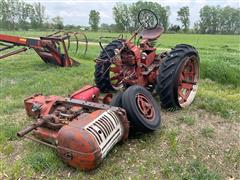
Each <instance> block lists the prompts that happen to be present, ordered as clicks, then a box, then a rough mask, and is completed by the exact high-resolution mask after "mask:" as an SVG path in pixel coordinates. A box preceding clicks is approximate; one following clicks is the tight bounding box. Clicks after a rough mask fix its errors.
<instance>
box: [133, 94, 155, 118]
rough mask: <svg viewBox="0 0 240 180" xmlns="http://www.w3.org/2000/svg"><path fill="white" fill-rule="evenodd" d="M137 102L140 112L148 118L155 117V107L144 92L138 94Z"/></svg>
mask: <svg viewBox="0 0 240 180" xmlns="http://www.w3.org/2000/svg"><path fill="white" fill-rule="evenodd" d="M136 103H137V107H138V110H139V111H140V113H141V114H142V115H143V116H144V117H145V118H146V119H147V120H148V121H152V120H153V119H154V117H155V109H154V107H153V105H152V103H151V101H149V99H148V98H147V97H146V96H145V95H144V94H137V95H136Z"/></svg>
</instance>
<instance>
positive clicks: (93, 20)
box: [89, 10, 100, 31]
mask: <svg viewBox="0 0 240 180" xmlns="http://www.w3.org/2000/svg"><path fill="white" fill-rule="evenodd" d="M99 22H100V13H99V12H98V11H96V10H91V11H90V14H89V24H90V26H91V29H92V30H93V31H98V25H99Z"/></svg>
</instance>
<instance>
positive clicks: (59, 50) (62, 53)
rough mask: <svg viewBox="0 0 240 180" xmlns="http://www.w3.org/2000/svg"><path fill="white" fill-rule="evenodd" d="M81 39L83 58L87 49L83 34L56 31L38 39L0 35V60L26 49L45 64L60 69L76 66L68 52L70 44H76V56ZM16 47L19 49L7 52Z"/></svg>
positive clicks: (86, 40) (76, 63) (86, 41)
mask: <svg viewBox="0 0 240 180" xmlns="http://www.w3.org/2000/svg"><path fill="white" fill-rule="evenodd" d="M82 37H83V39H84V43H85V49H84V52H83V55H84V56H85V55H86V53H87V48H88V39H87V36H86V35H85V34H84V33H83V32H66V31H58V32H55V33H53V34H50V35H47V36H45V37H40V38H25V37H20V36H12V35H7V34H0V52H5V53H4V54H0V59H3V58H6V57H9V56H12V55H15V54H18V53H21V52H24V51H27V50H28V49H34V50H35V52H36V53H37V54H38V55H39V56H40V57H41V59H42V60H43V61H44V62H45V63H49V64H53V65H57V66H61V67H71V66H77V65H79V62H77V61H75V60H74V59H73V58H71V57H70V56H69V52H68V51H69V49H70V48H71V44H76V49H75V54H77V53H78V51H79V44H80V39H81V38H82ZM16 47H20V48H18V49H14V50H11V51H8V50H9V49H12V48H16Z"/></svg>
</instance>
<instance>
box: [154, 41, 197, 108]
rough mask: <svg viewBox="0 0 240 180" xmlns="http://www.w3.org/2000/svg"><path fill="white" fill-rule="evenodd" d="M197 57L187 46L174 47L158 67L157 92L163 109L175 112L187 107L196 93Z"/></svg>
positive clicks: (195, 51) (194, 50)
mask: <svg viewBox="0 0 240 180" xmlns="http://www.w3.org/2000/svg"><path fill="white" fill-rule="evenodd" d="M199 74H200V70H199V56H198V52H197V50H196V49H195V48H194V47H193V46H191V45H187V44H179V45H176V47H175V48H173V49H172V50H171V51H170V52H169V53H168V55H167V58H166V60H165V61H164V62H163V63H162V64H161V65H160V67H159V76H158V78H157V91H158V93H159V95H160V100H161V105H162V107H163V108H167V109H169V110H175V109H177V108H184V107H187V106H189V105H190V104H191V103H192V102H193V100H194V98H195V96H196V93H197V88H198V81H199V76H200V75H199Z"/></svg>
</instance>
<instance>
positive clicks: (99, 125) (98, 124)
mask: <svg viewBox="0 0 240 180" xmlns="http://www.w3.org/2000/svg"><path fill="white" fill-rule="evenodd" d="M94 125H95V126H97V127H98V128H99V129H100V130H101V131H102V132H103V135H104V138H105V139H106V132H105V129H104V128H103V127H102V125H101V124H100V123H98V122H97V121H96V122H95V123H94Z"/></svg>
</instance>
